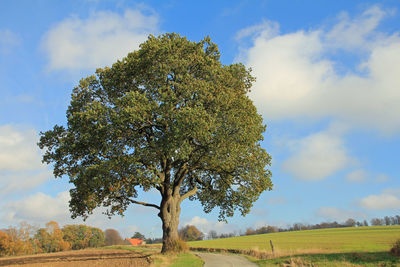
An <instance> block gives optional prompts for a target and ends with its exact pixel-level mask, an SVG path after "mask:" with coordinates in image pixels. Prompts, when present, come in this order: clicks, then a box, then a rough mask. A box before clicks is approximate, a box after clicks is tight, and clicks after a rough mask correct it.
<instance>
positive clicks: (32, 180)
mask: <svg viewBox="0 0 400 267" xmlns="http://www.w3.org/2000/svg"><path fill="white" fill-rule="evenodd" d="M38 141H39V137H38V135H37V132H36V131H35V130H33V129H26V128H22V127H18V126H14V125H1V126H0V188H1V189H0V193H1V195H2V196H4V195H5V194H12V193H15V192H17V191H24V190H29V189H32V188H34V187H36V186H38V185H40V184H42V183H43V182H45V181H46V180H48V179H50V178H51V177H52V174H51V172H50V171H49V170H48V169H47V167H46V166H45V165H44V164H42V162H41V152H40V149H39V147H38V146H37V145H36V143H37V142H38Z"/></svg>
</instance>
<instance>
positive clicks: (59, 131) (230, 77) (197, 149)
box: [39, 33, 272, 253]
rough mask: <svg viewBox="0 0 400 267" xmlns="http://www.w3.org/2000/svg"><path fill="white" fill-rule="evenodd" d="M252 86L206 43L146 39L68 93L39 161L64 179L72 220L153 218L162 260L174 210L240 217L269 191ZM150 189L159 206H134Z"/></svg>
mask: <svg viewBox="0 0 400 267" xmlns="http://www.w3.org/2000/svg"><path fill="white" fill-rule="evenodd" d="M253 81H254V78H253V77H252V76H251V75H250V70H248V69H246V68H245V67H244V66H243V65H242V64H232V65H223V64H222V63H221V62H220V53H219V51H218V48H217V46H216V45H215V44H214V43H212V42H211V40H210V38H208V37H207V38H205V39H204V40H202V41H200V42H191V41H189V40H187V39H186V38H185V37H181V36H180V35H177V34H174V33H171V34H164V35H161V36H159V37H154V36H149V38H148V40H147V41H146V42H144V43H143V44H141V45H140V49H139V50H137V51H134V52H132V53H130V54H128V56H127V57H125V58H124V59H122V60H121V61H118V62H116V63H115V64H113V65H112V67H111V68H109V67H106V68H103V69H97V70H96V75H93V76H89V77H87V78H85V79H82V80H81V81H80V83H79V85H78V86H77V87H75V88H74V90H73V93H72V99H71V103H70V106H69V108H68V111H67V125H66V126H65V127H64V126H58V125H56V126H54V128H53V130H50V131H47V132H44V133H41V138H40V142H39V146H40V148H42V149H43V148H45V149H46V150H45V154H44V156H43V161H44V162H46V163H53V164H54V165H53V166H54V175H55V176H56V177H61V176H64V175H66V176H68V177H69V179H70V182H71V183H73V184H74V185H75V187H74V188H73V189H71V190H70V194H71V200H70V210H71V212H72V217H73V218H75V217H77V216H83V217H84V218H86V217H87V216H88V215H90V214H91V213H92V212H93V210H94V209H95V208H96V207H99V206H104V207H107V208H108V209H107V213H108V215H110V216H111V215H113V214H116V213H117V214H120V215H123V213H124V211H125V210H126V209H127V208H128V206H129V205H131V204H139V205H144V206H148V207H152V208H155V209H157V210H159V213H158V216H159V217H160V218H161V220H162V229H163V248H162V252H164V253H165V252H169V251H172V250H174V248H175V246H176V241H177V240H178V224H179V214H180V211H181V209H180V205H181V203H182V201H183V200H184V199H186V198H189V199H191V200H194V199H196V200H198V201H200V203H201V204H202V205H203V207H204V211H205V212H210V211H211V210H213V209H214V208H215V207H217V208H219V219H220V220H225V219H226V217H230V216H233V214H234V211H235V210H238V211H240V213H241V214H242V215H246V214H247V213H248V212H249V211H250V208H251V206H252V203H253V202H254V201H256V200H257V199H258V197H259V195H260V194H261V193H262V192H263V191H265V190H271V188H272V183H271V179H270V177H271V173H270V171H269V170H268V166H269V165H270V156H269V155H268V153H267V152H266V151H265V150H264V149H263V148H261V146H260V141H261V140H262V139H263V136H262V133H263V132H264V131H265V125H263V119H262V117H261V116H260V115H259V114H258V113H257V110H256V108H255V106H254V105H253V103H252V101H251V100H250V99H249V97H248V95H247V93H248V92H249V90H250V88H251V85H252V82H253ZM139 188H141V189H142V190H144V191H148V190H150V189H156V190H158V191H159V192H160V194H161V203H145V202H141V201H139V200H137V197H138V189H139Z"/></svg>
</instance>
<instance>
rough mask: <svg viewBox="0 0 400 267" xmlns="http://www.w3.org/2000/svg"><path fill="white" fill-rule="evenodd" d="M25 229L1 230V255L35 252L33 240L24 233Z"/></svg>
mask: <svg viewBox="0 0 400 267" xmlns="http://www.w3.org/2000/svg"><path fill="white" fill-rule="evenodd" d="M23 233H24V232H23V229H22V230H21V228H20V229H19V230H18V229H16V228H13V227H12V228H9V229H5V230H3V231H0V255H2V256H6V255H9V256H15V255H24V254H32V253H34V249H33V245H32V240H31V239H30V238H29V236H25V235H23Z"/></svg>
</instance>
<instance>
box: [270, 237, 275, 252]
mask: <svg viewBox="0 0 400 267" xmlns="http://www.w3.org/2000/svg"><path fill="white" fill-rule="evenodd" d="M269 243H270V244H271V249H272V253H274V244H272V240H269Z"/></svg>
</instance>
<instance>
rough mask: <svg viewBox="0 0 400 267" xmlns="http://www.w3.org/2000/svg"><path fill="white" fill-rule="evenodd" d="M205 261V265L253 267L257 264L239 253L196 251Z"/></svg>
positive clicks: (205, 266) (207, 266) (209, 266)
mask: <svg viewBox="0 0 400 267" xmlns="http://www.w3.org/2000/svg"><path fill="white" fill-rule="evenodd" d="M194 254H196V255H197V256H199V257H200V258H201V259H202V260H203V261H204V267H225V266H226V267H228V266H229V267H236V266H237V267H253V266H257V265H256V264H254V263H252V262H250V261H248V260H247V259H246V258H244V257H241V256H237V255H231V254H229V255H227V254H212V253H199V252H196V253H194Z"/></svg>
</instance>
